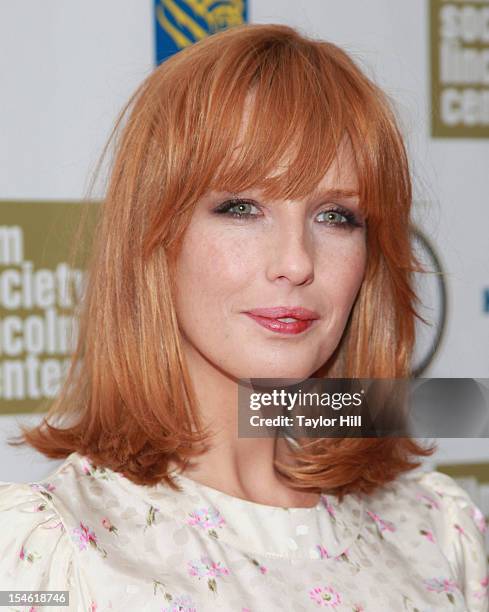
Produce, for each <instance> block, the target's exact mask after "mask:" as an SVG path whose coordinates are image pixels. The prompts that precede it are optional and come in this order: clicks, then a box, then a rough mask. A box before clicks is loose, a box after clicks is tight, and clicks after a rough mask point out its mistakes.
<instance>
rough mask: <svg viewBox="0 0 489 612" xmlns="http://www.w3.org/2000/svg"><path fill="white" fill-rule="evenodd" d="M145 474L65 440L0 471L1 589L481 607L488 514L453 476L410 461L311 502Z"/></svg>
mask: <svg viewBox="0 0 489 612" xmlns="http://www.w3.org/2000/svg"><path fill="white" fill-rule="evenodd" d="M176 479H177V482H178V483H179V484H180V485H181V486H182V487H183V492H181V493H180V492H175V491H173V490H172V489H170V488H169V487H168V486H167V485H165V484H159V485H156V486H153V487H148V486H141V485H137V484H135V483H133V482H132V481H130V480H129V479H127V478H125V477H124V476H122V474H119V473H117V472H113V471H111V470H109V469H106V468H104V467H97V466H95V465H94V464H93V463H91V462H90V461H89V460H88V459H87V458H85V457H83V456H80V455H79V454H78V453H72V454H71V455H70V456H69V457H68V458H67V459H66V460H65V461H64V462H63V463H62V464H61V465H60V466H59V467H58V468H57V469H56V470H55V471H54V472H53V473H52V475H51V476H50V477H48V478H46V479H45V480H44V481H43V482H33V483H28V484H27V483H22V484H18V483H6V482H3V483H0V525H1V529H0V551H1V553H0V590H9V591H13V590H30V591H36V590H37V591H40V590H65V591H69V594H70V599H69V606H68V607H59V608H45V607H43V606H42V605H35V604H28V603H25V604H12V605H11V607H8V608H5V609H8V610H15V611H19V610H22V611H25V612H28V611H29V612H37V611H39V610H45V609H49V610H53V611H54V610H60V612H62V611H63V610H70V611H77V612H82V611H83V612H106V611H107V612H108V611H111V612H115V611H117V612H120V611H123V610H124V611H130V612H139V611H141V612H143V611H148V612H149V611H151V612H156V611H157V612H177V611H178V612H197V611H198V612H201V611H202V612H204V611H205V612H211V611H215V610H225V611H226V612H264V611H266V612H270V611H272V612H275V611H276V612H284V611H287V612H306V611H310V610H318V609H324V610H334V611H345V612H346V611H349V612H352V611H353V612H360V611H363V612H367V611H369V612H388V611H392V612H398V611H401V610H410V611H412V612H414V611H418V612H429V611H430V612H432V611H435V610H437V611H438V610H439V611H441V610H443V611H447V610H449V611H452V612H462V611H464V612H467V611H469V612H487V611H488V610H489V599H488V589H487V587H488V580H489V576H488V564H487V557H486V552H485V549H484V535H483V534H484V531H485V530H486V524H485V520H484V517H483V516H482V514H481V512H480V510H479V508H478V507H477V506H476V505H475V504H474V503H473V502H472V500H471V498H470V497H469V496H468V494H467V493H466V492H465V491H464V490H463V489H462V488H461V487H460V486H459V485H458V484H457V483H456V481H455V480H454V479H453V478H451V477H450V476H447V475H445V474H442V473H441V472H437V471H430V472H421V471H419V470H418V471H416V472H410V473H406V474H402V475H400V476H399V477H398V478H397V479H396V480H394V481H392V482H391V483H389V484H388V485H385V486H383V487H382V488H381V489H378V490H377V491H376V492H374V493H373V494H371V495H365V494H350V495H347V496H345V498H344V500H343V502H342V503H341V504H340V503H339V502H338V499H337V498H336V497H335V496H332V495H325V494H323V495H322V496H321V497H320V500H319V502H318V504H317V505H316V506H315V507H314V508H281V507H275V506H269V505H264V504H259V503H255V502H251V501H247V500H244V499H241V498H237V497H233V496H231V495H228V494H226V493H223V492H221V491H218V490H216V489H213V488H210V487H208V486H205V485H202V484H200V483H197V482H196V481H194V480H191V479H190V478H188V477H185V476H180V475H176Z"/></svg>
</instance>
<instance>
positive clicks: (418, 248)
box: [411, 227, 447, 377]
mask: <svg viewBox="0 0 489 612" xmlns="http://www.w3.org/2000/svg"><path fill="white" fill-rule="evenodd" d="M412 249H413V251H414V254H415V255H416V257H417V259H418V260H419V262H420V263H421V265H422V266H423V268H424V269H425V270H426V273H415V274H413V285H414V290H415V292H416V295H417V296H418V298H419V303H418V304H417V305H416V309H417V312H418V313H419V314H420V315H421V316H422V317H423V318H424V319H425V320H426V321H427V322H428V325H426V324H425V323H423V321H420V320H419V319H417V318H416V332H415V333H416V342H415V345H414V351H413V359H412V365H411V374H412V376H415V377H418V376H422V375H424V373H425V372H426V371H427V369H428V368H429V366H430V364H431V363H432V362H433V361H434V359H435V357H436V355H437V354H438V352H439V350H440V347H441V344H442V341H443V338H444V335H445V329H446V324H447V288H446V280H445V274H444V270H443V267H442V263H441V260H440V257H439V255H438V253H437V250H436V247H435V245H434V243H433V242H432V241H431V240H430V239H429V238H428V237H427V236H426V234H424V232H422V231H421V230H420V229H419V228H417V227H413V237H412Z"/></svg>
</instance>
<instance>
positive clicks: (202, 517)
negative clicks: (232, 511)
mask: <svg viewBox="0 0 489 612" xmlns="http://www.w3.org/2000/svg"><path fill="white" fill-rule="evenodd" d="M187 524H188V525H193V526H197V527H201V528H202V529H205V530H207V533H208V534H209V535H210V536H211V537H213V538H216V539H217V538H218V535H217V531H216V529H217V528H218V527H219V528H221V527H222V526H223V525H225V524H226V521H225V520H224V517H222V516H221V513H220V512H219V510H217V509H216V508H212V507H211V508H198V509H197V510H194V512H191V513H190V518H189V519H187Z"/></svg>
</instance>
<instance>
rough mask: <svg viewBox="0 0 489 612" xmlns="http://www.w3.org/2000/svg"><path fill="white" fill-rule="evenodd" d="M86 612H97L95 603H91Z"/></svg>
mask: <svg viewBox="0 0 489 612" xmlns="http://www.w3.org/2000/svg"><path fill="white" fill-rule="evenodd" d="M88 612H97V603H96V602H95V601H92V602H91V604H90V605H89V606H88Z"/></svg>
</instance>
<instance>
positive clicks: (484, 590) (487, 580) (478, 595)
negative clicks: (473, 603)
mask: <svg viewBox="0 0 489 612" xmlns="http://www.w3.org/2000/svg"><path fill="white" fill-rule="evenodd" d="M480 585H481V587H482V589H480V590H479V591H474V597H476V598H477V599H482V598H483V597H486V596H487V586H488V585H489V574H488V575H487V576H486V577H485V578H483V579H482V580H481V581H480Z"/></svg>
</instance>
